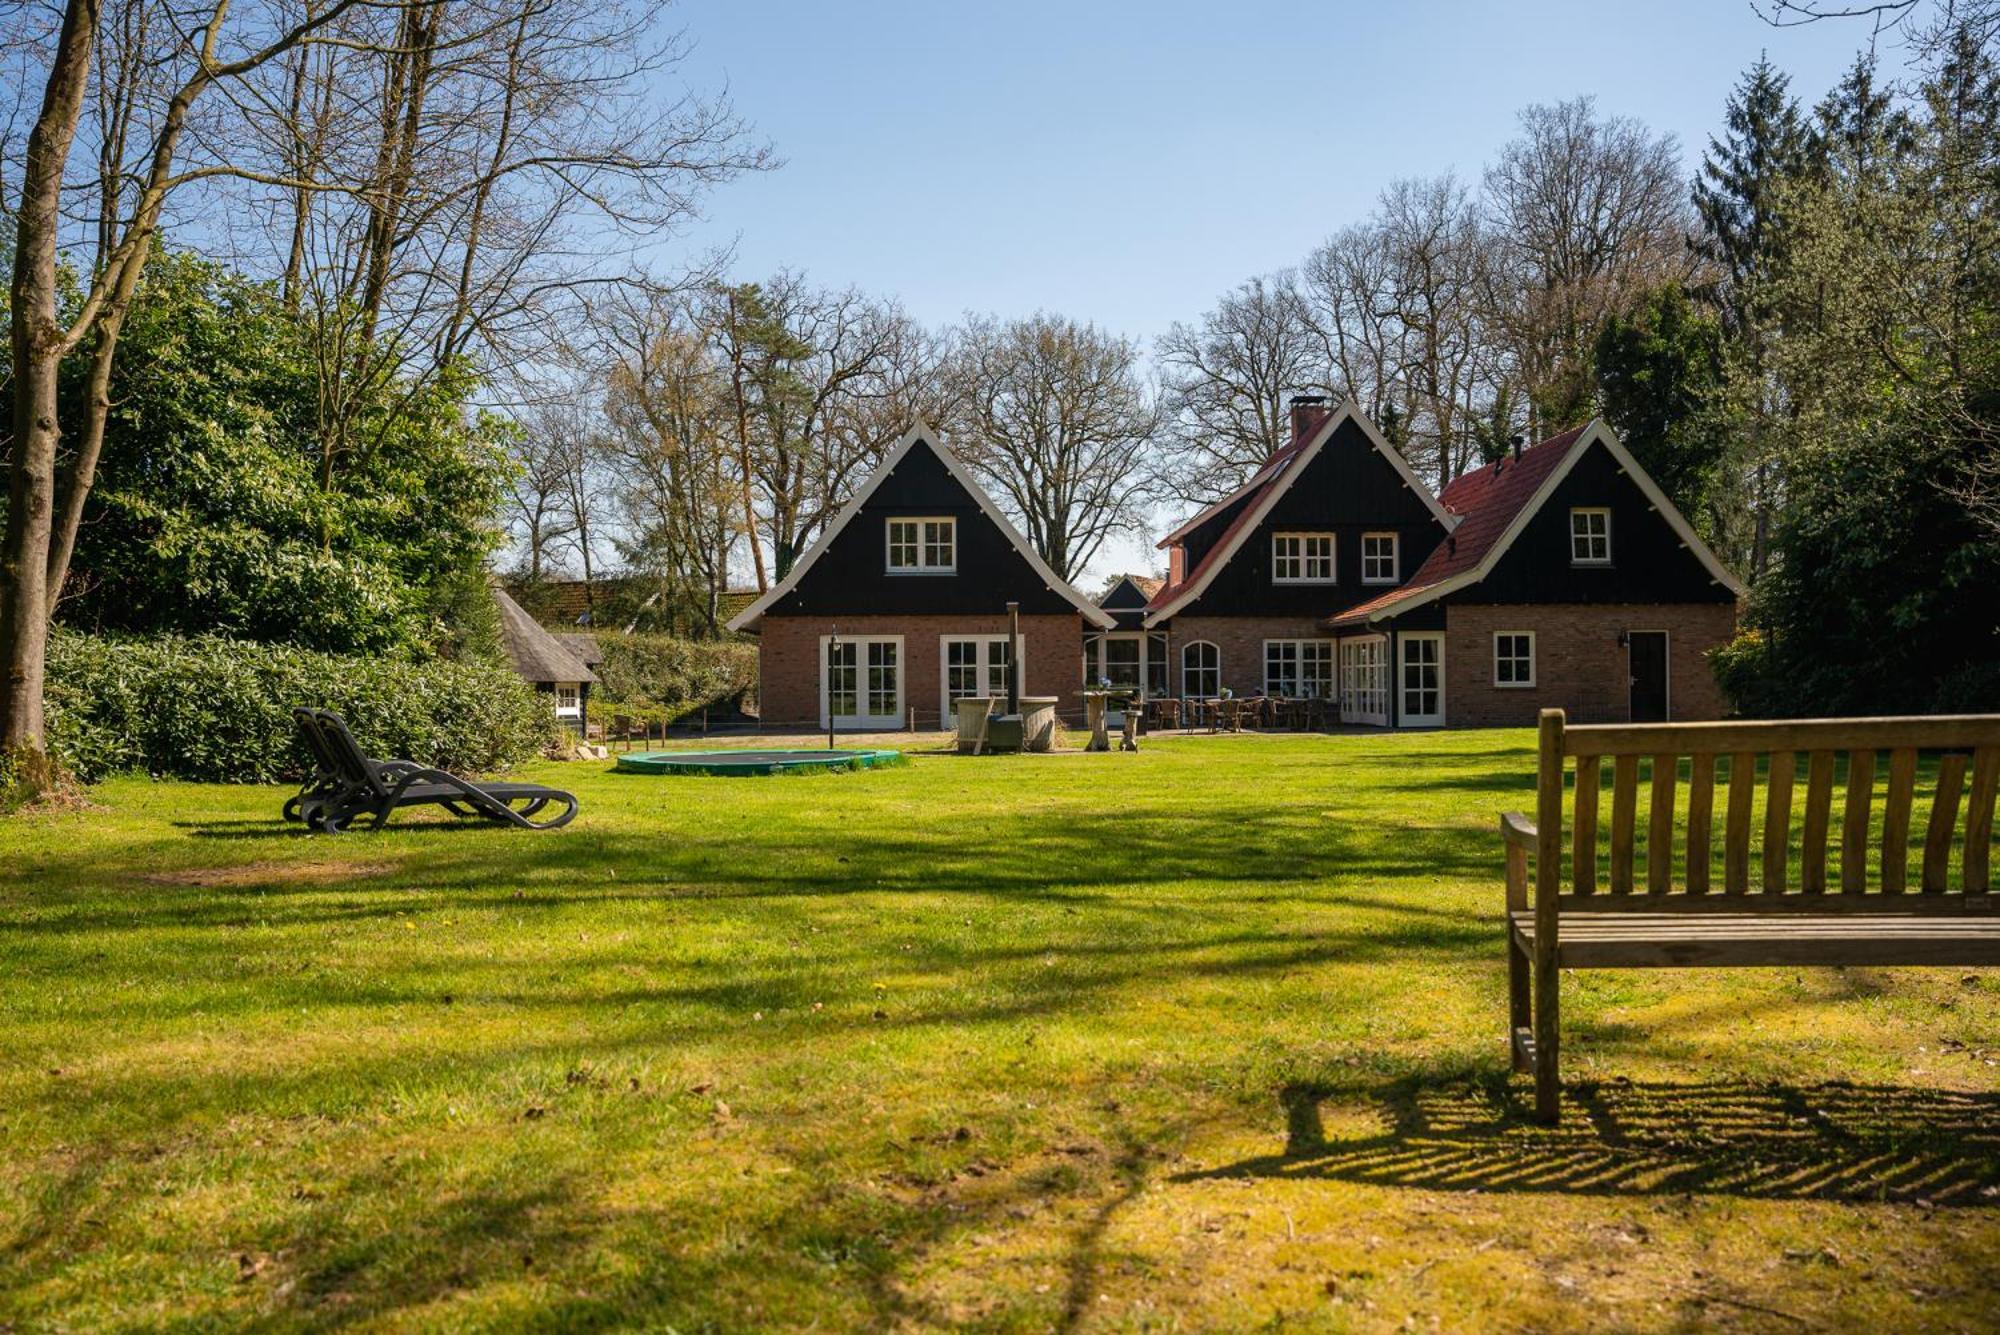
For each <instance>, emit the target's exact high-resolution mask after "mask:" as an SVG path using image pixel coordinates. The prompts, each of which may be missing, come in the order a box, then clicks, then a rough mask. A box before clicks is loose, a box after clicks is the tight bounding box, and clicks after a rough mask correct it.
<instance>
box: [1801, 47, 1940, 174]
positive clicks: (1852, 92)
mask: <svg viewBox="0 0 2000 1335" xmlns="http://www.w3.org/2000/svg"><path fill="white" fill-rule="evenodd" d="M1813 122H1814V123H1813V128H1812V133H1811V136H1810V138H1809V141H1808V145H1807V153H1808V157H1809V158H1810V160H1811V162H1812V164H1813V166H1814V168H1815V169H1817V170H1819V171H1829V170H1833V171H1842V170H1844V171H1853V172H1867V171H1871V170H1873V169H1874V168H1875V167H1877V166H1878V165H1880V164H1881V163H1882V162H1883V161H1884V160H1885V159H1891V158H1895V157H1898V156H1901V155H1902V154H1904V153H1907V152H1908V151H1909V150H1910V147H1911V137H1912V135H1913V134H1914V133H1915V127H1914V125H1913V124H1912V123H1911V121H1910V117H1909V114H1908V113H1907V112H1905V111H1904V110H1903V109H1902V108H1901V107H1898V106H1897V105H1896V99H1895V98H1894V97H1893V96H1892V95H1891V94H1890V92H1889V90H1888V89H1886V88H1882V87H1879V86H1877V84H1876V82H1875V58H1874V57H1873V56H1872V55H1869V54H1867V53H1866V52H1864V53H1862V54H1861V55H1858V56H1856V57H1855V58H1854V64H1853V65H1852V66H1851V67H1850V68H1849V69H1848V71H1847V74H1846V75H1845V76H1844V77H1843V78H1842V79H1841V81H1840V82H1839V84H1837V85H1836V86H1835V87H1834V89H1833V91H1832V92H1830V93H1828V94H1827V95H1826V96H1825V97H1823V98H1821V99H1820V103H1819V105H1818V106H1817V107H1815V108H1814V109H1813Z"/></svg>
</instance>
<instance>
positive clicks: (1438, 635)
mask: <svg viewBox="0 0 2000 1335" xmlns="http://www.w3.org/2000/svg"><path fill="white" fill-rule="evenodd" d="M1417 643H1430V644H1435V645H1436V646H1437V712H1436V713H1435V714H1412V713H1411V712H1410V708H1409V706H1410V689H1409V686H1408V685H1407V684H1406V682H1405V680H1404V674H1405V673H1406V672H1407V671H1408V670H1409V667H1410V646H1411V645H1413V644H1417ZM1444 671H1445V664H1444V632H1443V631H1440V630H1426V631H1405V632H1404V633H1403V634H1401V635H1398V636H1397V637H1396V672H1395V679H1394V683H1393V684H1394V689H1395V691H1396V721H1397V722H1398V723H1399V724H1401V725H1402V726H1404V727H1406V728H1442V727H1443V726H1444V719H1445V712H1444V711H1445V703H1444V686H1445V676H1444Z"/></svg>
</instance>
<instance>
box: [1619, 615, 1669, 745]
mask: <svg viewBox="0 0 2000 1335" xmlns="http://www.w3.org/2000/svg"><path fill="white" fill-rule="evenodd" d="M1626 652H1627V654H1628V655H1629V657H1630V661H1631V664H1632V721H1633V722H1634V723H1665V722H1666V721H1667V633H1666V632H1665V631H1663V630H1635V631H1633V632H1632V633H1631V640H1630V647H1629V648H1628V649H1627V651H1626Z"/></svg>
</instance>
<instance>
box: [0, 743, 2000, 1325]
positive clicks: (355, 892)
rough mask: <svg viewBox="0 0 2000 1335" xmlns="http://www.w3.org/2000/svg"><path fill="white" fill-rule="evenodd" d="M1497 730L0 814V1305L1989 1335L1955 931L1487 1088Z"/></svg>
mask: <svg viewBox="0 0 2000 1335" xmlns="http://www.w3.org/2000/svg"><path fill="white" fill-rule="evenodd" d="M1530 740H1531V739H1530V738H1529V737H1528V735H1527V734H1525V733H1451V734H1442V735H1431V736H1416V735H1403V736H1396V735H1379V736H1352V737H1335V738H1319V737H1282V738H1265V737H1249V736H1245V737H1212V738H1211V737H1189V738H1184V739H1169V740H1162V741H1160V742H1157V743H1155V744H1152V745H1149V746H1148V747H1147V749H1146V750H1144V751H1142V752H1140V753H1139V754H1137V755H1122V754H1112V755H1082V754H1062V755H1056V756H1046V757H984V758H977V759H974V758H959V757H956V756H948V755H918V756H916V757H915V758H914V760H913V762H912V763H911V764H910V765H908V766H905V767H901V768H897V769H891V770H879V771H874V772H870V773H864V774H853V775H820V776H814V777H796V778H776V779H724V778H665V777H640V776H625V775H617V774H613V773H610V772H608V768H609V767H608V766H605V765H601V764H590V765H583V764H577V765H564V766H555V765H549V766H542V767H538V768H537V769H536V770H534V771H533V777H538V778H543V779H546V780H551V781H557V782H560V783H562V784H564V785H565V786H569V787H572V788H574V789H575V790H576V791H577V792H578V793H579V795H580V796H581V797H582V799H583V803H584V808H583V814H582V815H581V816H580V817H579V818H578V819H577V821H576V823H575V824H574V825H572V826H571V827H569V828H568V829H565V830H562V831H560V832H557V833H554V834H546V835H536V834H528V833H524V832H520V831H513V830H494V829H477V828H464V829H461V828H453V827H447V826H443V825H437V824H426V823H423V822H422V820H421V818H419V819H417V820H410V819H409V818H408V817H405V818H403V821H402V822H399V825H398V826H397V827H395V828H393V829H392V830H391V831H389V832H387V833H384V834H372V833H366V832H357V833H351V834H347V835H343V836H340V837H338V838H325V837H309V836H303V835H300V834H298V833H297V832H295V831H293V830H289V829H286V828H284V827H283V826H281V825H280V824H279V823H278V822H277V821H276V820H275V819H274V817H275V813H276V812H277V809H278V806H279V803H280V801H281V798H282V794H280V793H279V792H277V791H275V790H271V789H253V788H230V787H202V786H193V785H182V784H152V783H148V782H145V781H142V780H122V781H117V782H113V783H109V784H106V785H104V786H103V787H101V788H100V789H98V790H96V791H95V793H94V795H93V796H94V800H95V803H96V804H97V805H96V808H95V809H93V810H88V811H76V812H64V813H59V814H45V815H37V816H33V817H27V818H20V819H15V820H12V821H8V822H0V867H4V868H5V869H6V870H5V873H4V880H0V950H4V956H0V1014H4V1016H5V1017H6V1023H5V1026H4V1029H0V1144H4V1146H5V1148H6V1152H5V1155H4V1158H0V1330H4V1329H9V1328H11V1329H16V1330H22V1331H25V1330H30V1329H41V1328H44V1327H56V1326H61V1327H76V1328H104V1327H118V1328H145V1329H155V1330H164V1329H176V1330H178V1329H190V1328H210V1327H220V1326H240V1325H253V1326H257V1327H260V1328H269V1329H292V1328H324V1327H336V1326H341V1327H344V1326H359V1327H363V1328H385V1329H396V1328H401V1329H413V1328H419V1327H422V1328H434V1327H439V1326H445V1327H453V1326H457V1327H478V1326H493V1325H497V1326H507V1327H516V1326H519V1327H535V1328H547V1329H565V1330H568V1329H582V1328H590V1327H595V1326H638V1327H645V1328H651V1329H669V1328H670V1329H675V1330H679V1331H695V1330H704V1329H714V1330H729V1331H735V1330H744V1329H759V1328H770V1329H777V1328H799V1327H814V1328H818V1329H853V1328H877V1329H879V1328H890V1329H898V1328H920V1327H929V1326H941V1325H964V1326H969V1327H973V1328H977V1329H1021V1330H1043V1329H1048V1328H1051V1327H1057V1326H1080V1327H1084V1328H1089V1329H1114V1330H1115V1329H1199V1328H1227V1329H1244V1328H1263V1327H1277V1326H1293V1327H1297V1328H1301V1329H1332V1330H1345V1329H1356V1330H1374V1329H1401V1328H1405V1327H1406V1326H1409V1327H1414V1328H1417V1329H1444V1330H1466V1329H1475V1328H1530V1329H1540V1330H1554V1329H1575V1330H1605V1329H1631V1330H1654V1329H1686V1328H1695V1327H1701V1328H1710V1327H1723V1328H1743V1329H1772V1330H1800V1329H1806V1328H1812V1327H1825V1326H1841V1327H1850V1328H1852V1327H1861V1326H1871V1327H1874V1328H1876V1329H1880V1330H1884V1331H1888V1330H1894V1331H1904V1330H1917V1329H1932V1328H1935V1329H1991V1328H1992V1323H1993V1320H1994V1315H1993V1309H1992V1301H1993V1299H1992V1295H1993V1293H1994V1292H1995V1290H1996V1288H2000V1068H1996V1065H1995V1063H1996V1061H2000V972H1996V971H1981V972H1968V971H1965V970H1881V971H1875V970H1858V969H1849V970H1805V971H1798V970H1769V971H1740V972H1733V973H1724V972H1700V973H1696V972H1685V973H1684V972H1656V973H1579V974H1574V975H1572V976H1570V977H1568V978H1566V979H1565V980H1564V984H1563V986H1564V1021H1565V1027H1566V1032H1567V1040H1568V1047H1567V1050H1566V1053H1565V1057H1566V1067H1567V1071H1566V1073H1567V1075H1568V1077H1569V1079H1570V1081H1571V1087H1570V1090H1569V1094H1570V1100H1571V1103H1570V1109H1569V1116H1568V1118H1567V1120H1566V1121H1565V1123H1564V1125H1563V1126H1562V1127H1561V1128H1559V1129H1556V1130H1545V1129H1541V1128H1537V1127H1535V1126H1533V1125H1532V1124H1531V1123H1529V1122H1528V1121H1527V1119H1526V1116H1525V1100H1526V1096H1527V1090H1526V1085H1525V1082H1523V1081H1520V1080H1514V1079H1511V1078H1510V1077H1508V1075H1507V1074H1506V1069H1505V1046H1504V1041H1503V1031H1504V1025H1505V1001H1504V995H1505V982H1504V980H1505V967H1504V958H1503V954H1502V949H1501V935H1500V929H1499V925H1498V916H1497V915H1498V908H1499V896H1500V889H1499V865H1500V855H1499V846H1498V839H1497V836H1496V834H1495V820H1494V817H1495V813H1496V812H1497V811H1499V810H1500V809H1501V808H1503V807H1526V806H1528V805H1529V804H1530V798H1531V787H1532V777H1531V776H1532V772H1533V758H1532V755H1531V752H1530ZM924 744H925V745H930V744H931V743H930V742H929V740H928V739H926V741H925V742H924Z"/></svg>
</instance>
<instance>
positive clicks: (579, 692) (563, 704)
mask: <svg viewBox="0 0 2000 1335" xmlns="http://www.w3.org/2000/svg"><path fill="white" fill-rule="evenodd" d="M555 694H556V717H557V718H582V717H583V687H582V686H581V685H579V684H578V683H576V682H573V681H559V682H557V683H556V692H555Z"/></svg>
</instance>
